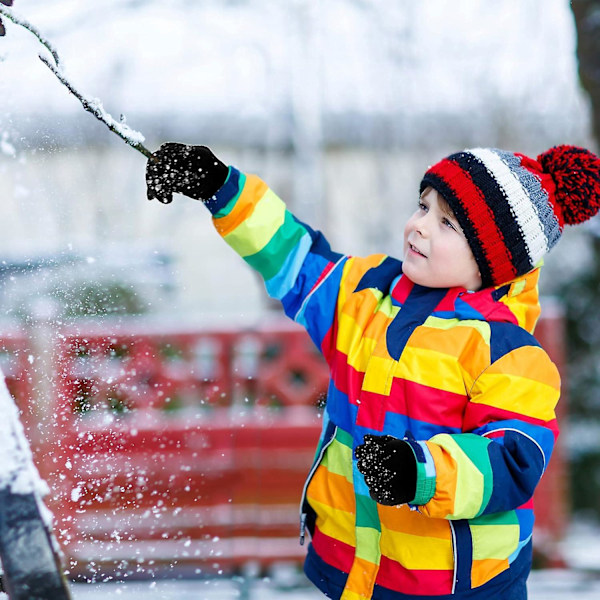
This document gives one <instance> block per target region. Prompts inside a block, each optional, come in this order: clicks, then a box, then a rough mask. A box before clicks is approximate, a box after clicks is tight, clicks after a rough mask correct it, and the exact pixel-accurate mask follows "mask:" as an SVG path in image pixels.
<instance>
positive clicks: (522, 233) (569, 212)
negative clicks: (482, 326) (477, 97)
mask: <svg viewBox="0 0 600 600" xmlns="http://www.w3.org/2000/svg"><path fill="white" fill-rule="evenodd" d="M427 186H431V187H432V188H434V189H435V190H437V192H438V193H439V194H441V195H442V196H443V198H444V199H445V200H446V202H448V204H449V205H450V208H451V209H452V211H453V212H454V214H455V216H456V219H457V220H458V222H459V224H460V226H461V227H462V229H463V231H464V232H465V235H466V237H467V241H468V242H469V246H470V247H471V250H472V252H473V255H474V257H475V260H476V262H477V265H478V266H479V270H480V272H481V279H482V282H483V287H488V286H491V285H500V284H503V283H507V282H509V281H511V280H512V279H514V278H515V277H518V276H519V275H523V274H525V273H527V272H528V271H530V270H531V269H533V268H534V267H535V266H536V265H537V264H538V262H539V261H540V259H541V258H542V257H543V256H544V254H546V252H548V250H550V248H552V247H553V246H554V244H556V242H557V241H558V240H559V238H560V236H561V234H562V231H563V227H564V225H565V224H567V225H574V224H577V223H582V222H583V221H587V220H588V219H590V218H591V217H593V216H594V215H595V214H596V213H597V212H598V210H599V209H600V159H599V158H598V157H597V156H596V155H594V154H592V153H591V152H590V151H589V150H585V149H584V148H577V147H575V146H556V147H554V148H551V149H550V150H548V151H547V152H544V153H543V154H540V155H539V156H538V157H537V160H533V159H531V158H528V157H527V156H524V155H523V154H517V153H513V152H506V151H504V150H497V149H495V148H474V149H470V150H465V151H463V152H458V153H456V154H452V155H450V156H448V157H447V158H444V159H443V160H441V161H440V162H438V163H437V164H435V165H433V166H432V167H430V168H429V169H428V170H427V172H426V173H425V176H424V177H423V180H422V181H421V192H423V190H424V189H425V188H426V187H427Z"/></svg>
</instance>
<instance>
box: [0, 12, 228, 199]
mask: <svg viewBox="0 0 600 600" xmlns="http://www.w3.org/2000/svg"><path fill="white" fill-rule="evenodd" d="M0 1H1V0H0ZM228 173H229V167H227V166H226V165H224V164H223V163H222V162H221V161H220V160H219V159H218V158H217V157H216V156H215V155H214V154H213V153H212V152H211V151H210V150H209V149H208V148H207V147H206V146H187V145H185V144H176V143H173V142H169V143H167V144H163V145H162V146H161V147H160V148H159V149H158V150H157V151H156V152H155V153H154V154H153V155H152V158H150V159H149V160H148V164H147V165H146V185H147V195H148V200H153V199H154V198H156V199H157V200H159V201H160V202H162V203H163V204H169V202H171V201H172V200H173V193H174V192H178V193H180V194H185V195H186V196H189V197H190V198H194V199H195V200H209V199H210V198H211V197H212V196H214V195H215V194H216V193H217V191H218V190H219V189H220V188H221V186H222V185H223V184H224V183H225V180H226V179H227V175H228Z"/></svg>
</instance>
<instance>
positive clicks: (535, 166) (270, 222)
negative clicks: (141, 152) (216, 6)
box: [146, 144, 600, 600]
mask: <svg viewBox="0 0 600 600" xmlns="http://www.w3.org/2000/svg"><path fill="white" fill-rule="evenodd" d="M146 179H147V184H148V198H149V199H153V198H156V199H158V200H159V201H161V202H164V203H168V202H170V201H171V200H172V193H173V192H180V193H183V194H185V195H187V196H190V197H192V198H196V199H199V200H203V201H204V203H205V204H206V206H207V207H208V208H209V210H210V211H211V212H212V215H213V219H214V224H215V226H216V228H217V230H218V231H219V233H220V234H221V235H222V236H223V237H224V239H225V240H226V241H227V242H228V243H229V244H230V245H231V246H232V247H233V248H234V249H235V250H236V251H237V252H238V253H239V254H240V255H241V256H242V257H243V258H244V259H245V260H246V261H247V262H248V263H249V264H250V265H251V266H253V267H254V268H255V269H257V270H258V271H259V272H260V273H261V275H262V276H263V277H264V279H265V283H266V287H267V291H268V293H269V294H270V295H271V296H273V297H275V298H278V299H279V300H281V302H282V304H283V308H284V310H285V312H286V314H287V315H288V316H290V317H292V318H293V319H295V320H296V321H297V322H299V323H301V324H302V325H303V326H304V327H306V329H307V330H308V333H309V334H310V336H311V338H312V339H313V341H314V342H315V344H316V345H317V346H318V348H319V349H320V350H321V351H322V353H323V355H324V357H325V359H326V360H327V363H328V365H329V368H330V372H331V381H330V386H329V390H328V398H327V405H326V410H325V415H324V420H323V421H324V422H323V431H322V435H321V438H320V440H319V447H318V451H317V457H316V459H315V463H314V465H313V467H312V469H311V471H310V474H309V477H308V479H307V483H306V485H305V488H304V493H303V498H302V510H301V513H302V519H301V520H302V531H304V528H305V527H306V528H308V530H309V532H310V536H311V543H310V545H309V547H308V555H307V558H306V562H305V572H306V574H307V576H308V577H309V579H311V581H312V582H313V583H314V584H315V585H316V586H317V587H318V588H319V589H320V590H321V591H322V592H323V593H324V594H325V595H326V596H328V597H330V598H336V599H337V598H341V599H343V600H358V599H359V598H373V599H377V600H387V599H390V600H407V599H416V598H424V597H426V598H438V599H440V598H469V599H479V598H485V599H486V600H490V599H496V598H497V599H502V600H509V599H523V598H526V596H527V591H526V579H527V575H528V573H529V570H530V566H531V534H532V529H533V507H532V503H531V497H532V495H533V492H534V489H535V487H536V485H537V483H538V481H539V479H540V477H541V476H542V473H543V472H544V469H545V467H546V465H547V463H548V460H549V458H550V454H551V452H552V448H553V445H554V441H555V438H556V436H557V434H558V429H557V426H556V420H555V413H554V408H555V405H556V403H557V401H558V398H559V394H560V380H559V375H558V372H557V370H556V368H555V366H554V365H553V364H552V362H551V361H550V359H549V358H548V356H547V354H546V353H545V352H544V350H543V349H542V348H541V347H540V346H539V344H538V343H537V341H536V340H535V338H534V337H533V335H532V333H531V332H532V331H533V328H534V326H535V323H536V320H537V318H538V316H539V314H540V306H539V302H538V291H537V282H538V277H539V266H538V265H539V263H540V260H541V258H542V256H543V255H544V254H545V253H546V252H547V251H548V250H549V249H550V248H551V247H552V246H554V244H555V243H556V242H557V241H558V239H559V237H560V235H561V232H562V229H563V226H564V224H565V223H567V224H574V223H578V222H582V221H584V220H586V219H588V218H590V217H591V216H593V215H594V214H595V213H596V212H597V211H598V208H599V206H600V160H599V159H598V158H597V157H596V156H595V155H593V154H592V153H591V152H589V151H587V150H584V149H580V148H575V147H572V146H560V147H557V148H553V149H551V150H549V151H547V152H545V153H543V154H541V155H540V156H539V157H538V158H537V160H532V159H531V158H528V157H526V156H523V155H520V154H513V153H511V152H504V151H500V150H495V149H482V148H479V149H474V150H465V151H464V152H460V153H457V154H454V155H451V156H449V157H447V158H445V159H443V160H442V161H440V162H439V163H437V164H436V165H434V166H433V167H431V168H430V169H429V170H428V171H427V172H426V173H425V176H424V177H423V181H422V183H421V195H420V197H419V199H418V205H417V207H416V212H415V214H414V215H413V216H412V217H411V219H410V220H409V221H408V223H407V225H406V228H405V231H404V257H403V261H399V260H396V259H394V258H391V257H388V256H384V255H374V256H368V257H366V258H356V257H351V256H345V255H342V254H338V253H336V252H333V251H332V250H331V249H330V248H329V245H328V244H327V242H326V241H325V239H324V238H323V236H322V235H321V234H320V233H319V232H315V231H313V230H312V229H311V228H310V227H308V226H307V225H305V224H303V223H301V222H299V221H297V220H296V219H295V218H294V217H293V216H292V215H291V214H290V213H289V212H288V211H287V210H286V209H285V205H284V204H283V202H282V201H281V200H280V199H279V198H278V197H277V196H276V195H275V194H274V193H273V192H272V191H271V190H270V189H269V188H268V187H267V185H266V184H265V183H263V182H262V181H261V180H260V179H258V178H257V177H256V176H253V175H244V174H242V173H240V172H239V171H237V170H236V169H234V168H233V167H232V168H228V167H226V166H225V165H224V164H223V163H222V162H221V161H220V160H218V159H217V158H216V157H215V156H214V155H213V154H212V153H211V151H210V150H209V149H208V148H206V147H202V146H184V145H181V144H165V145H164V146H162V147H161V148H160V149H159V150H158V151H157V152H156V153H155V154H154V156H153V158H152V159H151V160H150V161H149V162H148V168H147V174H146ZM303 538H304V533H302V534H301V540H303Z"/></svg>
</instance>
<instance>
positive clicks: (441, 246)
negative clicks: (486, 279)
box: [402, 187, 481, 290]
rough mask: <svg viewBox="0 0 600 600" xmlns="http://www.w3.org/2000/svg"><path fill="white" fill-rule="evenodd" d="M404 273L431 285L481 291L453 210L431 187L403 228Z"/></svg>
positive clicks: (423, 195)
mask: <svg viewBox="0 0 600 600" xmlns="http://www.w3.org/2000/svg"><path fill="white" fill-rule="evenodd" d="M402 270H403V272H404V274H405V275H406V276H407V277H408V278H409V279H411V280H412V281H414V282H415V283H417V284H419V285H424V286H426V287H432V288H451V287H464V288H466V289H467V290H478V289H479V288H480V287H481V275H480V274H479V267H478V266H477V263H476V262H475V258H474V257H473V253H472V252H471V248H469V244H468V243H467V239H466V238H465V235H464V233H463V232H462V229H461V228H460V225H459V224H458V221H457V220H456V217H455V216H454V213H453V212H452V210H451V209H450V207H449V206H448V204H447V203H446V201H445V200H444V199H443V198H442V196H440V194H439V193H438V192H437V191H436V190H434V189H433V188H431V187H427V188H425V190H424V191H423V193H422V194H421V197H420V198H419V206H418V207H417V210H416V212H415V213H414V214H413V216H412V217H411V218H410V219H409V220H408V222H407V223H406V226H405V227H404V262H403V265H402Z"/></svg>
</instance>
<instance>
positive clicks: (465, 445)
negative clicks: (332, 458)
mask: <svg viewBox="0 0 600 600" xmlns="http://www.w3.org/2000/svg"><path fill="white" fill-rule="evenodd" d="M506 326H507V328H512V331H511V332H510V335H509V336H503V341H502V343H501V346H502V347H501V348H495V349H494V351H493V354H495V355H496V356H492V358H493V359H494V360H493V361H492V362H491V364H490V365H489V367H488V368H487V369H485V370H484V372H483V373H481V374H480V375H479V376H478V377H477V378H476V379H475V381H474V382H473V385H472V387H471V390H470V393H469V403H468V405H467V408H466V410H465V414H464V419H463V424H464V425H463V431H465V433H459V434H439V435H436V436H434V437H432V438H431V439H429V440H427V441H410V443H411V446H412V447H413V450H414V452H415V456H416V458H417V464H418V466H417V472H418V474H417V494H416V497H415V500H414V502H413V504H414V505H418V506H420V511H421V512H422V513H424V514H426V515H428V516H430V517H435V518H446V519H471V518H474V517H477V516H480V515H486V514H490V513H497V512H504V511H509V510H514V509H516V508H518V507H520V506H522V505H523V504H525V503H526V502H528V501H529V500H530V499H531V497H532V496H533V492H534V490H535V487H536V486H537V484H538V482H539V480H540V478H541V476H542V474H543V472H544V470H545V469H546V466H547V464H548V461H549V460H550V455H551V453H552V449H553V446H554V442H555V439H556V437H557V436H558V428H557V424H556V416H555V412H554V410H555V407H556V404H557V402H558V399H559V396H560V376H559V374H558V370H557V369H556V366H555V365H554V363H552V361H551V360H550V358H549V357H548V355H547V354H546V352H545V351H544V350H543V349H542V348H541V347H540V346H539V344H537V342H536V341H535V338H533V336H531V335H530V334H528V333H527V332H525V331H523V330H520V331H519V332H518V333H515V331H516V327H513V326H511V325H509V324H506ZM503 327H504V324H502V325H499V326H498V327H496V329H498V328H500V329H502V328H503ZM501 333H506V332H501Z"/></svg>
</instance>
